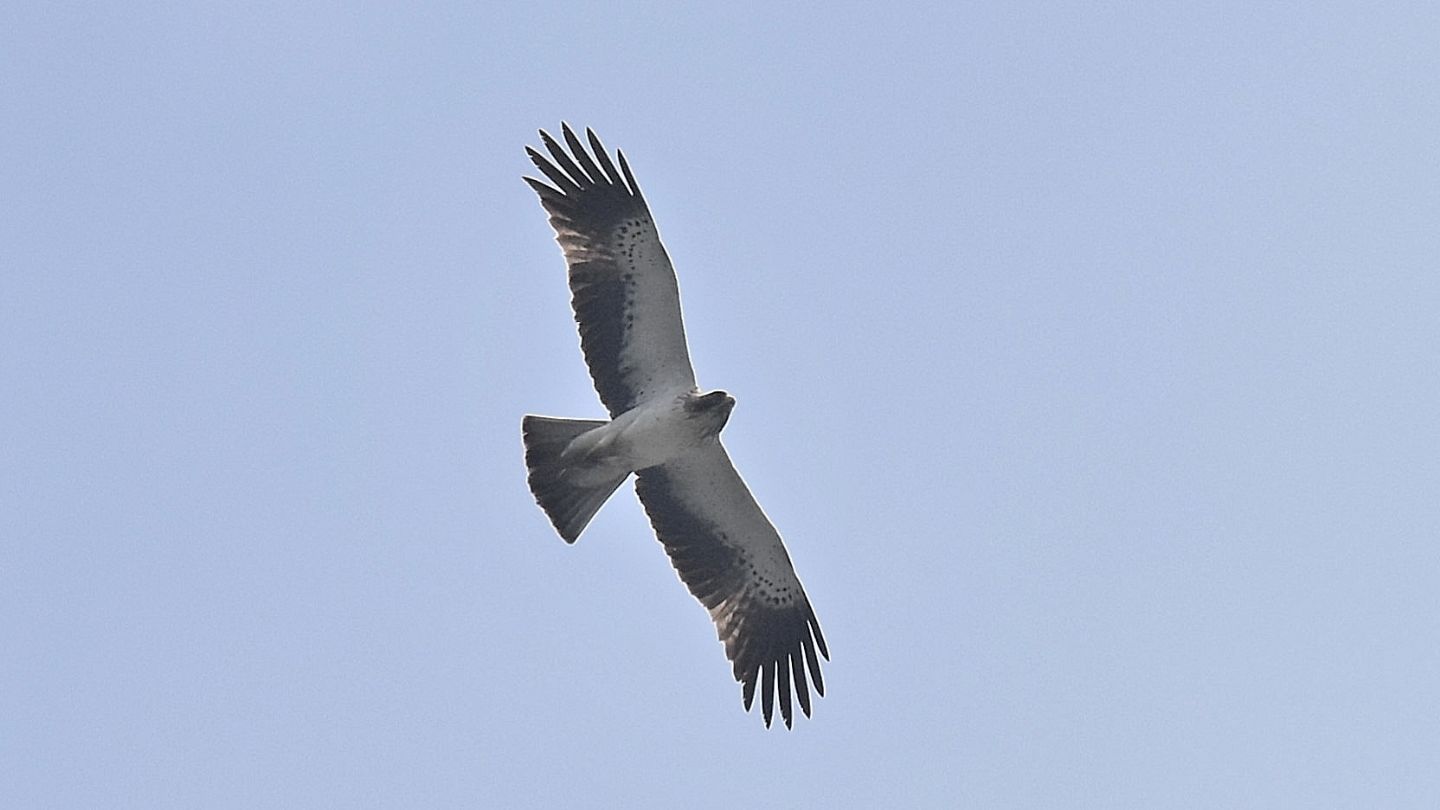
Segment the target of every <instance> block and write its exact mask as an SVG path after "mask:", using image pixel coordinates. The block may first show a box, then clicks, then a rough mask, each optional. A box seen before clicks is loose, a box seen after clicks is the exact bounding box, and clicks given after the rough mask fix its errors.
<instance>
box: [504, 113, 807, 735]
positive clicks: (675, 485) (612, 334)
mask: <svg viewBox="0 0 1440 810" xmlns="http://www.w3.org/2000/svg"><path fill="white" fill-rule="evenodd" d="M560 131H561V134H562V135H563V136H564V139H565V143H566V145H568V146H569V152H568V153H567V152H566V150H565V147H562V146H561V145H560V144H559V143H558V142H556V140H555V139H554V138H552V137H550V135H549V133H547V132H545V131H543V130H542V131H541V132H540V140H541V141H542V142H544V144H545V148H546V150H547V151H548V152H549V153H550V155H549V157H546V156H545V155H542V154H540V153H539V152H538V151H536V150H534V149H531V148H529V147H527V148H526V150H525V151H526V153H527V154H529V156H530V160H532V161H533V162H534V163H535V166H536V167H537V168H538V169H540V171H541V173H542V174H544V175H545V177H546V178H548V179H549V180H550V183H551V184H553V185H547V184H545V183H544V182H541V181H540V180H536V179H534V178H531V177H526V178H525V182H527V183H529V184H530V187H531V188H533V189H535V192H536V193H537V194H539V195H540V204H541V205H543V206H544V207H545V211H546V213H548V214H549V215H550V225H551V227H553V228H554V229H555V235H556V241H558V242H559V243H560V247H561V249H562V250H563V251H564V253H565V263H566V264H567V265H568V267H569V276H570V294H571V298H570V303H571V306H573V307H574V309H575V320H576V322H577V323H578V324H579V325H580V346H581V349H583V351H584V353H585V362H586V364H587V365H589V366H590V376H591V378H593V379H594V381H595V390H596V391H597V392H599V394H600V400H601V401H602V402H603V403H604V404H605V407H606V408H607V409H608V410H609V411H610V419H609V420H608V421H607V420H600V419H558V418H555V417H550V416H533V415H531V416H526V417H525V419H524V421H523V423H522V428H521V429H522V433H523V435H524V438H525V465H526V467H527V468H528V469H529V483H530V490H531V492H533V493H534V495H535V500H536V501H537V502H539V504H540V507H541V508H542V509H544V510H545V514H546V515H547V516H549V518H550V522H551V523H553V524H554V525H555V530H556V531H558V532H559V533H560V536H561V537H562V538H564V539H565V541H566V542H567V543H573V542H575V540H576V539H577V538H578V537H579V536H580V533H581V532H582V531H584V530H585V526H586V525H587V524H588V523H589V522H590V518H592V517H594V516H595V512H596V511H598V510H599V509H600V506H601V505H602V504H604V503H605V501H606V500H607V499H608V498H609V497H610V494H611V493H613V492H614V491H615V490H616V488H618V487H619V486H620V484H622V483H624V481H625V479H626V478H629V477H630V474H631V473H635V492H636V494H637V495H639V496H640V502H641V503H642V504H644V505H645V512H646V513H647V514H648V515H649V516H650V523H651V525H653V526H654V527H655V534H656V536H657V537H658V538H659V539H660V542H661V544H663V545H664V546H665V553H667V554H669V555H670V562H671V563H672V564H674V566H675V570H676V571H677V572H678V573H679V574H680V579H681V580H682V581H684V583H685V585H686V587H688V588H689V589H690V593H691V594H693V595H694V596H695V598H696V599H699V600H700V603H701V604H703V605H704V606H705V609H706V610H708V611H710V618H711V619H713V620H714V621H715V625H716V628H717V629H718V631H719V634H720V640H721V641H722V642H723V643H724V644H725V655H726V656H727V657H728V658H729V659H730V661H731V663H732V664H734V671H735V680H737V681H739V682H740V683H741V684H743V690H742V691H743V696H744V701H745V710H746V711H749V710H750V707H751V705H752V704H753V702H754V699H755V687H756V686H757V685H758V686H759V687H760V705H761V707H762V712H763V713H764V715H765V725H766V726H769V725H770V720H771V717H772V716H773V714H774V708H775V702H776V698H777V696H778V698H779V703H780V716H781V717H782V718H784V720H785V726H786V727H787V728H788V727H790V724H791V719H792V712H791V690H792V687H793V690H794V698H795V699H796V700H798V701H799V703H800V710H801V711H803V712H805V715H806V716H807V717H808V716H809V715H810V684H811V683H813V684H814V686H815V693H816V694H817V695H823V694H825V682H824V681H823V680H822V678H821V675H820V660H819V658H818V657H817V656H816V651H817V650H818V651H819V654H820V655H821V656H824V657H825V658H826V659H827V660H828V659H829V658H830V653H829V652H828V651H827V650H826V649H825V637H824V636H822V635H821V634H820V624H819V622H818V621H816V619H815V611H814V610H812V609H811V608H810V601H809V600H808V599H806V598H805V589H804V588H803V587H801V585H800V579H799V578H798V577H797V576H796V575H795V568H794V567H793V566H792V565H791V564H790V555H789V554H787V553H786V552H785V545H784V543H782V542H780V535H779V533H778V532H776V531H775V527H774V526H773V525H771V523H770V520H769V519H768V518H766V517H765V513H764V512H763V511H761V509H760V505H759V504H757V503H756V502H755V498H754V496H752V495H751V494H750V490H749V488H748V487H746V486H745V481H744V480H743V479H741V478H740V473H738V472H736V471H735V465H734V464H732V463H731V462H730V456H729V455H728V454H727V453H726V452H725V448H724V446H723V445H721V444H720V429H721V428H723V427H725V422H726V421H727V420H728V419H729V418H730V411H731V409H732V408H734V407H735V399H734V398H733V397H731V396H730V395H729V394H727V393H725V392H724V391H710V392H708V393H702V392H701V391H700V389H699V388H697V387H696V385H695V372H694V370H693V369H692V368H691V367H690V351H689V349H688V348H687V347H686V345H685V327H684V325H683V324H682V323H681V321H680V291H679V288H678V287H677V286H676V283H675V270H674V268H673V267H671V266H670V258H669V257H668V256H667V255H666V254H665V248H664V246H663V245H661V244H660V232H659V231H658V230H656V228H655V221H654V219H653V218H651V216H650V209H649V208H648V207H647V206H646V205H645V198H644V197H643V196H641V194H640V187H639V186H638V185H636V183H635V177H634V176H633V175H632V174H631V173H630V167H629V165H627V164H626V162H625V155H624V154H623V153H620V152H616V157H617V158H618V160H619V163H620V166H619V168H618V170H617V168H616V166H615V163H614V162H612V161H611V160H610V155H609V154H608V153H606V151H605V147H604V146H602V145H601V144H600V139H599V138H597V137H595V133H594V132H592V131H590V130H586V131H585V134H586V136H587V138H588V140H589V142H590V151H587V150H586V148H585V145H584V144H583V143H581V141H580V139H579V138H578V137H576V136H575V133H574V132H572V131H571V130H570V127H569V126H568V125H563V124H562V125H561V130H560Z"/></svg>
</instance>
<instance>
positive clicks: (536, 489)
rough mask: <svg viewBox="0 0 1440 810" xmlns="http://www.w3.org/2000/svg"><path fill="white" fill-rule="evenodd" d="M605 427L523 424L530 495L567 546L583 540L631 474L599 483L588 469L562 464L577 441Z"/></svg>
mask: <svg viewBox="0 0 1440 810" xmlns="http://www.w3.org/2000/svg"><path fill="white" fill-rule="evenodd" d="M605 424H606V422H604V421H603V420H599V419H559V418H556V417H553V416H533V415H529V416H526V417H525V419H524V420H523V421H522V422H521V432H522V434H523V435H524V437H525V466H526V467H527V468H528V469H529V470H530V477H529V482H530V492H531V493H533V494H534V495H535V502H536V503H538V504H540V508H541V509H544V510H545V515H546V516H547V517H549V518H550V522H551V523H552V524H554V526H555V531H557V532H559V533H560V536H561V537H562V538H564V540H565V542H567V543H573V542H575V540H576V539H577V538H579V537H580V533H581V532H583V531H584V530H585V527H586V526H588V525H589V524H590V519H591V518H593V517H595V513H596V512H598V511H600V507H601V506H603V505H604V504H605V501H606V500H608V499H609V498H610V494H611V493H613V492H614V491H615V489H616V488H617V487H619V486H620V484H622V483H623V482H624V481H625V478H626V476H628V475H629V474H630V473H629V472H628V471H626V472H622V473H620V474H619V475H618V476H613V477H608V478H602V479H600V480H598V481H596V480H594V476H586V475H583V473H584V472H586V469H585V468H583V467H580V468H577V467H575V466H573V465H571V464H568V463H567V462H565V461H562V460H561V454H562V453H564V452H565V448H567V447H569V446H570V443H571V442H573V441H574V440H575V439H576V437H578V436H580V435H582V434H584V433H587V432H589V431H591V430H594V429H595V428H598V427H602V426H604V425H605Z"/></svg>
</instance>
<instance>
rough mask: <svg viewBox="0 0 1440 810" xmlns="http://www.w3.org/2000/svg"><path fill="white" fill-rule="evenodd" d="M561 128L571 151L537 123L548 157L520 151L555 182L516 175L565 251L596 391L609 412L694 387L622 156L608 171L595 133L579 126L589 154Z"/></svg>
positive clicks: (664, 264) (651, 227)
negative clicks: (537, 201)
mask: <svg viewBox="0 0 1440 810" xmlns="http://www.w3.org/2000/svg"><path fill="white" fill-rule="evenodd" d="M561 133H562V134H563V136H564V138H565V142H566V143H567V144H568V145H569V146H570V152H571V154H566V152H565V149H564V148H563V147H561V146H560V144H558V143H556V142H555V139H554V138H552V137H550V135H549V133H547V132H545V131H544V130H541V132H540V138H541V140H542V141H544V143H545V148H546V149H547V150H549V152H550V157H549V158H546V157H545V156H544V155H542V154H540V153H539V152H537V151H535V150H534V149H531V148H529V147H526V150H525V151H526V153H527V154H528V155H530V160H532V161H533V162H534V163H535V166H536V167H537V168H539V169H540V171H541V172H542V173H544V175H545V176H546V177H547V178H549V180H550V182H551V183H554V184H555V185H554V186H553V187H552V186H548V185H546V184H545V183H543V182H541V181H539V180H536V179H534V178H532V177H527V178H525V182H527V183H529V184H530V186H531V188H533V189H535V191H536V193H538V194H539V195H540V204H541V205H543V206H545V210H546V212H548V213H549V214H550V225H551V226H552V227H553V228H554V229H555V239H556V241H558V242H559V243H560V247H561V249H562V250H564V252H565V262H566V264H568V265H569V268H570V293H571V299H570V303H571V306H573V307H574V309H575V321H576V322H577V323H578V324H579V325H580V346H581V348H582V349H583V350H584V352H585V362H586V364H587V365H589V367H590V376H591V378H592V379H594V381H595V390H596V391H597V392H598V393H599V394H600V400H601V401H602V402H604V403H605V407H606V408H608V409H609V411H610V416H611V417H615V416H619V415H620V414H622V413H624V412H625V411H628V410H630V409H631V408H633V407H635V405H636V404H637V403H640V402H643V401H646V400H649V399H651V398H653V397H655V396H657V395H661V394H664V393H667V392H673V391H675V390H688V389H690V388H692V387H693V386H694V385H695V372H694V370H693V369H692V368H691V367H690V352H689V350H688V349H687V348H686V345H685V327H684V325H683V324H682V323H681V321H680V290H679V287H678V286H677V285H676V283H675V269H674V268H673V267H671V266H670V257H669V256H667V255H666V254H665V247H664V246H663V245H661V244H660V232H659V231H658V230H656V228H655V221H654V220H653V219H652V218H651V217H650V209H649V208H648V207H646V205H645V198H644V197H642V196H640V187H639V186H638V185H636V183H635V178H634V177H633V176H632V175H631V174H630V167H629V165H627V164H626V163H625V155H624V154H622V153H619V152H617V153H616V155H617V156H618V157H619V159H620V170H619V171H616V169H615V164H614V163H612V162H611V160H610V156H609V155H608V154H606V152H605V147H604V146H602V145H601V143H600V139H599V138H597V137H595V133H594V132H592V131H590V130H588V129H587V130H586V131H585V134H586V136H587V137H588V138H589V140H590V147H591V149H593V150H594V157H592V156H591V155H590V153H589V152H587V151H586V150H585V146H584V145H583V144H582V143H581V142H580V139H579V138H577V137H575V133H574V132H572V131H571V130H570V127H569V125H562V127H561Z"/></svg>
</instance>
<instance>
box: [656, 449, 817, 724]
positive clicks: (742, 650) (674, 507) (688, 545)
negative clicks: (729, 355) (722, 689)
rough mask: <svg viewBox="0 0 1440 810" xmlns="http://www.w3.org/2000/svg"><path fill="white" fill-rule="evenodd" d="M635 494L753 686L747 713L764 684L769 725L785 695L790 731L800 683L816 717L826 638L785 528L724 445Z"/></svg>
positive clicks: (748, 689) (671, 467)
mask: <svg viewBox="0 0 1440 810" xmlns="http://www.w3.org/2000/svg"><path fill="white" fill-rule="evenodd" d="M635 492H636V493H637V494H638V495H639V496H640V501H641V502H642V503H643V504H644V505H645V511H646V513H647V514H649V516H650V522H651V524H652V525H654V527H655V533H656V535H657V536H658V537H659V538H660V542H661V543H662V544H664V546H665V551H666V553H667V554H669V555H670V562H671V563H672V564H674V566H675V570H676V571H677V572H678V573H679V574H680V579H681V580H682V581H684V583H685V585H686V586H687V587H688V588H689V589H690V593H692V594H694V596H695V598H696V599H699V600H700V602H701V604H703V605H705V608H706V609H707V610H708V611H710V617H711V619H713V620H714V621H715V626H716V629H717V631H718V632H719V635H720V640H721V641H722V642H724V644H725V655H726V656H727V657H728V658H729V659H730V661H731V662H732V663H733V664H734V671H735V680H737V681H739V682H740V683H742V684H743V685H744V686H743V695H744V700H745V709H746V711H749V709H750V706H751V705H752V703H753V701H754V699H755V686H756V684H757V683H758V684H759V685H760V706H761V710H762V712H763V714H764V716H765V725H767V726H769V725H770V719H771V717H772V716H773V714H774V704H775V699H776V697H777V696H778V697H779V702H780V716H781V717H782V718H784V720H785V727H786V728H789V727H790V725H791V719H792V711H791V687H792V685H793V687H794V696H795V698H796V699H798V700H799V703H800V710H801V711H803V712H805V716H806V717H809V716H810V689H809V684H810V683H814V685H815V692H816V694H817V695H821V696H823V695H824V694H825V682H824V680H823V679H822V676H821V674H820V658H819V657H818V656H817V655H816V651H817V650H818V651H819V655H820V656H823V657H824V658H825V659H826V660H829V658H830V653H829V651H828V650H826V649H825V637H824V636H823V635H821V633H820V623H819V622H818V621H817V620H816V619H815V611H814V610H812V609H811V607H810V600H809V599H807V598H806V596H805V589H804V588H803V587H801V585H800V579H799V578H798V577H797V576H796V575H795V568H794V566H793V565H791V563H790V555H789V554H787V553H786V552H785V545H784V544H783V543H782V542H781V540H780V534H779V532H777V531H775V527H774V525H772V524H771V523H770V520H769V518H767V517H765V513H764V512H763V511H762V510H761V509H760V505H759V504H758V503H756V502H755V498H754V497H753V496H752V495H751V494H750V490H749V488H748V487H746V486H745V482H744V480H742V479H741V478H740V474H739V473H738V472H736V470H735V465H734V464H732V463H731V462H730V456H729V454H727V453H726V452H725V448H724V447H723V446H722V445H721V444H720V442H719V440H718V439H717V440H716V441H715V442H713V443H707V444H706V445H705V446H704V447H702V448H700V449H697V450H695V451H694V452H693V453H690V454H688V455H686V456H684V457H683V458H681V459H678V460H675V461H671V462H668V463H666V464H662V465H660V466H658V467H651V468H649V469H645V470H640V471H639V472H638V473H637V474H636V479H635ZM807 673H808V675H807Z"/></svg>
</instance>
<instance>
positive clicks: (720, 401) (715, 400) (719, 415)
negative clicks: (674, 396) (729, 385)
mask: <svg viewBox="0 0 1440 810" xmlns="http://www.w3.org/2000/svg"><path fill="white" fill-rule="evenodd" d="M734 408H735V398H734V397H732V396H730V395H729V394H727V393H725V392H724V391H711V392H710V393H708V394H701V393H699V392H698V391H697V392H695V393H693V394H691V395H690V396H688V397H686V398H685V412H686V413H688V414H690V416H691V417H692V418H695V419H703V420H705V421H706V422H709V423H712V424H713V425H714V428H713V430H714V431H715V432H716V433H719V432H720V428H722V427H725V423H726V422H727V421H729V419H730V411H731V410H733V409H734Z"/></svg>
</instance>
